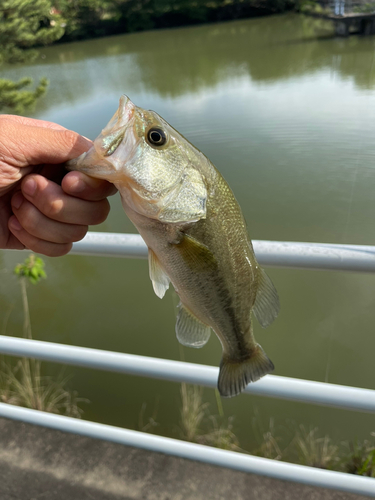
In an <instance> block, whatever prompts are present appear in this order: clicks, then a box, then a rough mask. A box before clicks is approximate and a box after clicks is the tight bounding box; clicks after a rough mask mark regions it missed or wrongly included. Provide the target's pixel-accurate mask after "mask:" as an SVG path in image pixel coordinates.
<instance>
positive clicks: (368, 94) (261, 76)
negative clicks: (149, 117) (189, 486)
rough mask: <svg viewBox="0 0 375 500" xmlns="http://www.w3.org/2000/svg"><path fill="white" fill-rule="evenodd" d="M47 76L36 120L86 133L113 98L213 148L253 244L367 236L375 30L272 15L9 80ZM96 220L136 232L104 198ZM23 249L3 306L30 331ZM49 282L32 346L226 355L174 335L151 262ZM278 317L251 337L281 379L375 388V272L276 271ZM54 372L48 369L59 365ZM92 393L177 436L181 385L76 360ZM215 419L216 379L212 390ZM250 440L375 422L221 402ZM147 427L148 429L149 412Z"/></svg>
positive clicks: (132, 423)
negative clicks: (342, 33) (344, 31)
mask: <svg viewBox="0 0 375 500" xmlns="http://www.w3.org/2000/svg"><path fill="white" fill-rule="evenodd" d="M21 76H32V77H33V78H35V79H36V80H37V79H38V78H39V77H40V76H46V77H47V78H48V79H49V80H50V87H49V91H48V94H47V95H46V97H44V98H43V99H42V100H41V101H40V103H39V104H38V106H37V109H36V111H35V113H33V114H32V115H31V116H33V117H36V118H41V119H45V120H51V121H55V122H57V123H60V124H61V125H64V126H65V127H68V128H71V129H73V130H76V131H77V132H79V133H81V134H83V135H85V136H87V137H89V138H91V139H94V138H95V137H96V136H97V135H98V133H99V132H100V130H101V129H102V128H103V127H104V125H105V124H106V123H107V121H108V120H109V118H110V117H111V116H112V115H113V113H114V112H115V110H116V109H117V106H118V100H119V97H120V95H121V94H123V93H126V94H127V95H128V96H129V97H130V98H131V99H132V101H133V102H134V103H136V104H137V105H138V106H141V107H143V108H147V109H153V110H155V111H157V112H158V113H159V114H160V115H161V116H162V117H163V118H165V119H166V120H167V121H168V122H169V123H171V125H172V126H174V127H175V128H176V129H177V130H179V131H180V132H181V133H182V134H183V135H184V136H185V137H186V138H187V139H188V140H190V141H191V142H192V143H193V144H194V145H196V146H197V147H198V148H199V149H200V150H201V151H202V152H204V153H205V154H206V155H207V156H208V157H209V158H210V159H211V161H212V162H213V163H214V164H215V165H216V167H217V168H218V169H219V170H220V172H221V173H222V174H223V176H224V177H225V178H226V180H227V181H228V182H229V184H230V186H231V187H232V189H233V191H234V193H235V196H236V198H237V199H238V201H239V203H240V205H241V207H242V210H243V213H244V216H245V218H246V220H247V223H248V226H249V234H250V237H251V238H252V239H258V240H261V239H264V240H282V241H306V242H309V241H310V242H324V243H351V244H369V245H374V244H375V224H374V221H375V203H374V190H375V140H374V137H375V91H374V90H375V38H374V37H363V38H361V37H354V36H353V37H350V38H347V39H343V38H335V37H334V36H333V29H332V27H331V26H330V25H327V24H324V23H322V22H321V21H318V20H313V19H310V18H305V17H302V16H298V15H289V14H288V15H279V16H271V17H264V18H256V19H249V20H241V21H236V22H227V23H223V24H214V25H204V26H198V27H189V28H183V29H181V28H180V29H171V30H160V31H150V32H143V33H136V34H128V35H121V36H114V37H108V38H103V39H97V40H90V41H83V42H77V43H70V44H66V45H56V46H53V47H48V48H46V49H43V50H42V51H41V54H40V57H39V59H38V60H37V61H36V62H35V63H34V64H29V65H20V66H12V67H9V66H8V67H3V71H2V77H3V78H12V79H16V78H19V77H21ZM111 205H112V210H111V214H110V216H109V218H108V220H107V221H106V222H105V223H103V224H102V225H101V226H98V227H95V228H92V230H94V231H107V232H108V231H109V232H121V233H124V232H136V231H135V229H134V227H133V226H132V224H131V223H130V222H129V220H127V218H126V216H125V214H124V213H123V211H122V208H121V204H120V200H119V196H118V195H117V196H115V197H113V198H112V199H111ZM23 259H24V255H23V254H22V255H21V256H20V255H19V254H16V253H11V252H1V253H0V272H1V283H0V311H1V317H2V318H5V317H6V316H7V315H8V313H10V316H9V320H8V323H7V326H6V332H5V333H7V334H9V335H22V320H23V318H22V308H21V297H20V290H19V285H18V283H17V279H16V277H15V276H14V275H13V274H12V269H13V267H14V265H15V264H16V263H17V262H20V261H21V260H23ZM45 261H46V270H47V273H48V279H47V280H45V281H44V282H43V283H41V284H39V285H38V286H36V287H29V298H30V307H31V321H32V327H33V335H34V337H35V338H37V339H40V340H46V341H51V342H60V343H67V344H73V345H79V346H86V347H93V348H98V349H105V350H113V351H120V352H127V353H133V354H141V355H145V356H155V357H160V358H168V359H184V360H186V361H189V362H194V363H206V364H210V365H214V366H218V364H219V361H220V355H221V346H220V344H219V341H218V340H217V339H216V337H215V336H211V340H210V342H209V343H208V344H207V345H206V346H205V347H204V348H203V349H201V350H189V349H188V348H181V347H180V346H179V345H178V343H177V340H176V338H175V333H174V322H175V311H174V308H175V304H174V301H173V299H172V296H171V295H170V293H168V294H167V295H166V297H165V298H164V299H163V300H160V299H158V298H157V297H156V296H155V295H154V292H153V290H152V286H151V282H150V281H149V277H148V268H147V261H144V260H128V259H114V258H99V257H79V256H66V257H62V258H57V259H49V258H46V259H45ZM267 272H268V274H269V275H270V276H271V278H272V280H273V281H274V283H275V285H276V288H277V289H278V292H279V295H280V300H281V313H280V315H279V318H278V319H277V320H276V321H275V322H274V324H273V325H272V326H271V327H270V328H268V329H267V330H262V329H261V328H260V327H259V325H257V324H256V325H255V336H256V338H257V340H258V341H259V343H260V344H261V345H262V346H263V348H264V349H265V351H266V352H267V353H268V355H269V357H270V358H271V359H272V361H273V362H274V364H275V367H276V369H275V372H274V373H275V374H276V375H282V376H288V377H296V378H301V379H310V380H318V381H327V382H331V383H335V384H343V385H350V386H356V387H365V388H371V389H375V364H374V356H375V335H374V323H375V278H374V276H373V275H371V274H360V273H345V272H323V271H300V270H288V269H268V270H267ZM3 333H4V332H3ZM60 369H61V368H60V367H59V366H56V365H52V364H46V365H45V371H46V372H47V373H50V374H56V373H58V372H59V371H60ZM65 374H66V375H67V376H71V377H72V378H71V380H70V382H69V384H70V387H72V388H74V389H75V390H77V391H78V393H79V395H80V396H81V397H84V398H87V399H88V400H90V403H89V404H85V403H84V404H83V405H82V406H83V408H84V418H86V419H91V420H95V421H100V422H105V423H108V424H114V425H119V426H124V427H128V428H134V429H138V428H142V427H143V424H144V423H147V421H148V419H149V417H153V418H154V419H155V420H156V421H157V423H158V426H157V427H155V428H154V431H155V432H158V433H161V434H165V435H169V436H178V421H179V411H180V403H179V398H180V396H179V392H180V387H179V385H178V384H175V383H169V382H160V381H154V380H149V379H143V378H136V377H131V376H125V375H118V374H110V373H105V372H97V371H94V370H87V369H78V368H71V367H69V368H66V369H65ZM204 399H205V400H206V401H208V402H210V408H211V411H212V413H217V412H218V410H217V408H216V400H215V394H214V391H213V390H208V389H207V390H205V391H204ZM223 410H224V413H225V415H226V416H228V417H229V416H234V430H235V432H236V434H237V435H238V437H239V440H240V443H241V446H242V447H243V448H245V449H248V450H254V448H255V447H256V446H258V445H259V443H260V441H259V439H260V436H261V434H262V433H264V432H266V431H267V430H268V428H269V425H270V422H271V423H272V424H273V426H274V433H275V435H277V436H280V439H281V442H283V443H284V444H287V443H288V442H290V440H291V438H292V437H293V435H294V432H295V429H296V428H297V427H298V426H299V425H301V424H302V425H304V426H305V427H306V428H310V427H318V428H319V435H322V436H323V435H325V434H329V435H330V436H331V437H332V439H333V440H334V441H335V442H341V441H343V440H350V439H355V438H360V439H365V438H369V437H370V433H371V431H374V430H375V426H374V420H373V417H371V416H370V415H366V414H361V413H355V412H349V411H341V410H335V409H328V408H319V407H316V406H310V405H307V404H302V403H290V402H283V401H278V400H276V399H267V398H262V397H256V396H244V395H241V396H239V397H236V398H234V399H227V400H223ZM142 422H143V423H142Z"/></svg>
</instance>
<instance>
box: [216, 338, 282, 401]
mask: <svg viewBox="0 0 375 500" xmlns="http://www.w3.org/2000/svg"><path fill="white" fill-rule="evenodd" d="M273 370H274V365H273V363H272V361H271V360H270V359H269V358H268V356H267V354H266V353H265V352H264V351H263V349H262V348H261V346H260V345H259V344H256V345H255V347H254V348H253V349H252V350H251V352H249V356H248V357H247V358H246V359H244V360H241V361H237V360H232V359H230V358H228V357H226V356H225V355H224V356H223V359H222V360H221V363H220V373H219V380H218V389H219V392H220V395H221V396H223V397H226V398H231V397H233V396H237V394H240V393H241V392H242V391H243V390H244V389H245V387H246V386H247V384H248V383H249V382H255V381H256V380H259V379H260V378H262V377H263V376H264V375H267V373H271V372H272V371H273Z"/></svg>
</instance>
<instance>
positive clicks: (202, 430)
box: [179, 384, 240, 451]
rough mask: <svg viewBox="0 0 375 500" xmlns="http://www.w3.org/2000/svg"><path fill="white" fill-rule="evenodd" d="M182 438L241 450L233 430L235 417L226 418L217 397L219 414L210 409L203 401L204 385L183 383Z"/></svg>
mask: <svg viewBox="0 0 375 500" xmlns="http://www.w3.org/2000/svg"><path fill="white" fill-rule="evenodd" d="M180 395H181V410H180V425H179V431H180V432H179V434H180V438H181V439H183V440H185V441H190V442H193V443H199V444H205V445H208V446H214V447H215V448H222V449H224V450H232V451H240V446H239V442H238V439H237V436H236V435H235V433H234V431H233V417H230V418H228V419H226V418H225V416H224V413H223V409H222V407H221V402H219V401H220V398H217V404H218V411H219V415H213V414H211V413H210V411H209V404H208V403H204V402H203V387H198V386H190V385H188V384H181V391H180Z"/></svg>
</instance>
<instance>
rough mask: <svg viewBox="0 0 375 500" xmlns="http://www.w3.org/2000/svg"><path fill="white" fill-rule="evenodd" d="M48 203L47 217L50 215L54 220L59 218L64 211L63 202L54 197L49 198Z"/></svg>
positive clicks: (46, 208) (46, 207) (46, 206)
mask: <svg viewBox="0 0 375 500" xmlns="http://www.w3.org/2000/svg"><path fill="white" fill-rule="evenodd" d="M46 201H47V203H46V205H45V210H46V211H45V212H44V213H45V215H48V216H49V217H51V218H52V219H56V218H58V216H59V215H60V214H61V212H62V210H63V201H62V200H59V199H56V198H54V197H47V200H46Z"/></svg>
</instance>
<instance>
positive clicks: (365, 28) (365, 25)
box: [311, 0, 375, 36]
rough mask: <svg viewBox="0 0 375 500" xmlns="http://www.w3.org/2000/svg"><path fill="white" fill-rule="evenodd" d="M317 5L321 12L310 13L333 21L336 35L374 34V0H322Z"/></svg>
mask: <svg viewBox="0 0 375 500" xmlns="http://www.w3.org/2000/svg"><path fill="white" fill-rule="evenodd" d="M319 5H320V6H321V7H322V8H323V9H322V12H311V15H312V16H314V17H319V18H322V19H328V20H330V21H333V23H334V25H335V32H336V35H339V36H348V35H350V34H360V35H375V0H356V1H352V0H327V1H326V0H323V1H320V2H319Z"/></svg>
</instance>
